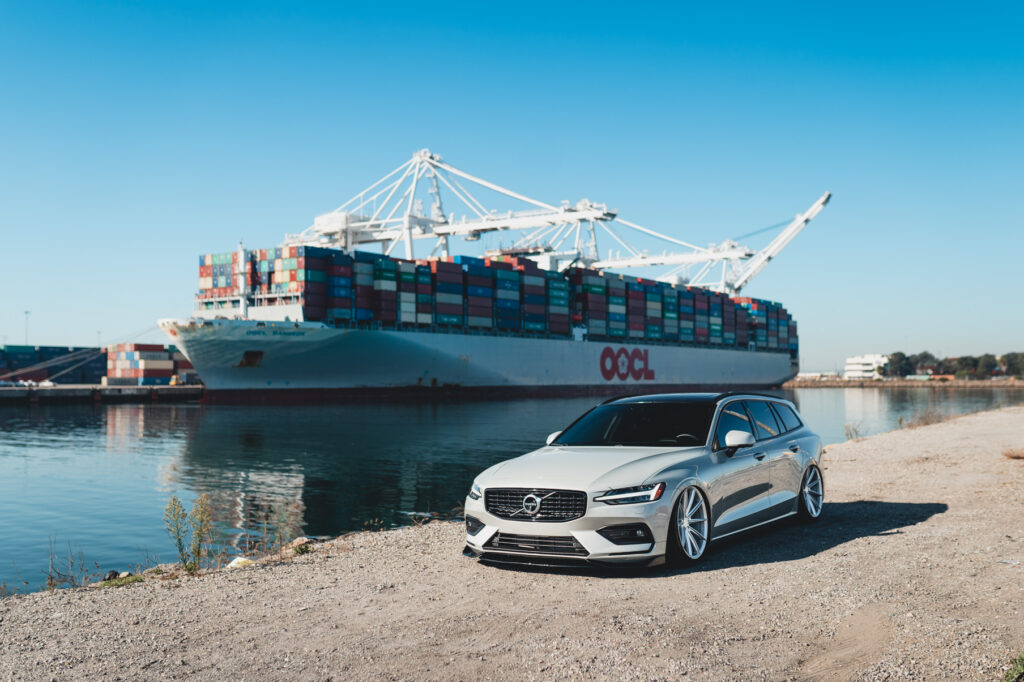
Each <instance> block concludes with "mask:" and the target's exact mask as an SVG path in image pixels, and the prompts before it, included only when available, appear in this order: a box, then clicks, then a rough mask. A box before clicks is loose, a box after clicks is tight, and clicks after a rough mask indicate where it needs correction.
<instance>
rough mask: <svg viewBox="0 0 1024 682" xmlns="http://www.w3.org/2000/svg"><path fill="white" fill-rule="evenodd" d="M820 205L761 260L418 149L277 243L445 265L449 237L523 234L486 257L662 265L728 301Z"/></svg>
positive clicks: (557, 265)
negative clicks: (492, 177) (448, 205)
mask: <svg viewBox="0 0 1024 682" xmlns="http://www.w3.org/2000/svg"><path fill="white" fill-rule="evenodd" d="M467 186H468V187H472V188H473V192H471V191H470V190H469V189H467ZM422 188H426V191H427V193H428V194H429V195H430V199H431V204H430V205H431V209H430V214H429V215H424V210H423V209H422V203H423V202H422V201H421V200H419V199H418V198H417V196H416V195H417V191H418V190H421V189H422ZM442 188H444V190H446V192H447V193H448V194H450V195H451V196H452V197H454V198H455V199H456V200H457V204H461V205H462V206H463V207H464V210H465V211H466V213H464V214H463V215H462V216H461V218H460V217H457V216H456V215H455V214H454V213H451V212H449V213H448V214H446V213H445V210H444V204H443V203H442V198H441V197H442ZM480 190H487V191H489V192H493V193H496V194H497V195H499V196H501V197H503V201H506V202H508V201H509V200H512V201H514V202H517V203H519V204H524V205H525V207H524V208H522V209H520V210H507V211H497V210H494V209H488V208H486V207H485V205H484V204H483V203H482V202H481V201H480V200H478V199H477V197H476V195H475V194H474V192H479V191H480ZM830 197H831V195H830V193H828V192H825V193H824V194H823V195H822V196H821V197H820V198H819V199H818V200H817V201H816V202H815V203H814V204H812V205H811V207H810V208H809V209H808V210H807V211H805V212H804V213H801V214H798V215H797V216H796V217H795V218H794V219H793V221H792V222H790V223H789V224H788V225H787V226H786V228H785V229H783V230H782V231H781V232H780V233H779V235H778V236H777V237H776V238H775V239H774V240H773V241H772V242H771V243H770V244H769V245H768V246H767V247H765V248H764V249H762V250H761V251H754V250H753V249H750V248H748V247H745V246H741V245H739V244H737V243H736V242H734V241H731V240H730V241H725V242H722V243H721V244H712V245H710V246H707V247H701V246H697V245H695V244H691V243H688V242H685V241H683V240H681V239H676V238H674V237H671V236H669V235H666V234H663V233H661V232H657V231H655V230H652V229H650V228H647V227H644V226H642V225H638V224H636V223H633V222H630V221H627V220H623V219H622V218H619V217H618V211H616V210H614V209H609V208H608V207H607V205H605V204H598V203H595V202H592V201H590V200H588V199H581V200H579V201H577V202H576V203H575V204H570V203H569V202H567V201H563V202H561V204H560V205H559V206H554V205H551V204H548V203H545V202H543V201H538V200H536V199H532V198H530V197H527V196H524V195H522V194H519V193H518V192H514V191H512V190H510V189H507V188H505V187H502V186H500V185H497V184H495V183H492V182H489V181H487V180H484V179H483V178H480V177H477V176H474V175H471V174H469V173H467V172H465V171H463V170H461V169H459V168H456V167H455V166H452V165H451V164H448V163H446V162H445V161H444V160H442V158H441V157H440V156H439V155H437V154H433V153H431V152H430V150H428V149H421V150H420V151H418V152H416V153H415V154H413V155H412V158H410V159H409V160H408V161H406V162H405V163H403V164H402V165H401V166H399V167H398V168H396V169H395V170H393V171H391V172H390V173H388V174H387V175H385V176H384V177H383V178H381V179H380V180H378V181H377V182H375V183H373V184H372V185H370V186H369V187H367V188H366V189H364V190H363V191H362V192H360V193H359V194H357V195H355V196H354V197H352V198H351V199H349V200H348V201H346V202H345V203H344V204H342V205H341V206H339V207H338V208H336V209H335V210H333V211H331V212H330V213H326V214H324V215H321V216H317V217H316V219H315V220H314V222H313V225H311V226H310V227H308V228H307V229H306V230H304V231H303V232H301V233H299V234H295V235H288V236H287V237H286V241H287V242H288V243H290V244H305V245H314V246H327V247H333V248H342V249H348V250H353V249H361V248H365V247H366V246H367V245H374V244H377V245H379V247H380V249H381V251H382V252H383V253H384V254H386V255H392V253H393V252H394V251H395V250H396V247H398V246H399V244H402V245H403V246H404V252H405V258H408V259H412V258H415V256H416V252H415V243H416V242H417V241H419V240H429V241H430V242H432V243H433V246H432V249H431V251H430V255H431V256H435V255H438V253H440V254H441V255H444V256H447V255H448V253H449V240H450V239H451V238H452V237H462V238H463V239H464V240H466V241H476V240H479V239H480V237H481V235H484V234H488V233H492V232H506V231H519V232H522V233H523V234H522V236H521V237H520V238H519V239H517V240H516V241H514V242H513V243H512V244H511V245H509V246H508V247H505V248H500V249H497V250H495V251H489V252H488V255H515V256H526V257H529V258H532V259H534V260H537V261H539V262H540V263H541V266H542V267H546V268H550V269H561V268H563V267H568V266H569V265H576V266H581V267H594V268H598V269H617V268H618V269H621V268H635V267H652V266H671V268H670V269H669V270H668V271H667V272H664V273H663V274H662V275H661V276H660V277H657V278H656V279H659V280H662V281H671V282H678V283H687V284H693V285H697V286H702V287H705V288H708V289H712V290H715V291H719V292H722V293H728V294H736V293H738V292H739V291H740V290H741V289H742V288H743V287H744V286H746V285H747V284H748V283H749V282H750V280H751V279H753V277H755V276H756V275H757V274H758V273H759V272H760V271H761V270H762V269H764V267H765V266H766V265H767V264H768V262H769V261H771V260H772V259H773V258H775V257H776V256H777V255H778V254H779V253H780V252H781V251H782V249H783V248H785V246H786V245H787V244H789V242H790V241H792V240H793V238H794V237H796V235H797V234H799V233H800V231H801V230H803V228H804V227H806V226H807V224H808V223H809V222H810V221H811V220H813V219H814V217H815V216H817V215H818V213H820V212H821V209H822V208H824V206H825V205H826V204H827V203H828V200H829V198H830ZM629 232H633V233H639V234H643V235H646V236H648V237H654V238H655V239H657V240H659V241H662V242H664V243H665V244H666V245H670V246H669V247H670V248H672V249H674V250H673V251H665V252H663V253H660V254H651V253H649V252H648V251H646V250H641V249H639V248H636V247H634V246H633V245H632V244H631V243H630V242H629V241H628V240H627V239H626V237H625V236H624V234H625V233H629ZM599 234H600V235H601V236H602V238H605V237H607V238H610V239H611V240H612V241H613V242H614V243H615V244H616V245H617V247H618V248H620V249H621V250H620V251H618V252H617V253H616V254H615V255H612V254H611V253H610V252H609V256H608V258H605V259H601V258H599V257H598V253H599V251H598V235H599ZM680 247H682V250H680ZM623 252H624V253H623Z"/></svg>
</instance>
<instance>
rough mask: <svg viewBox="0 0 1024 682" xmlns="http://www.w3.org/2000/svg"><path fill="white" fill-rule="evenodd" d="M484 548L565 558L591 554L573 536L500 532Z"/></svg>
mask: <svg viewBox="0 0 1024 682" xmlns="http://www.w3.org/2000/svg"><path fill="white" fill-rule="evenodd" d="M484 547H486V548H487V549H492V550H498V551H502V552H514V553H518V554H561V555H565V556H587V555H588V554H590V552H588V551H587V550H586V548H585V547H584V546H583V545H581V544H580V543H579V542H577V541H576V538H574V537H572V536H567V537H553V536H549V535H514V534H512V533H502V532H500V531H499V532H497V533H495V534H494V537H492V538H491V539H490V540H489V541H488V542H487V544H486V545H484Z"/></svg>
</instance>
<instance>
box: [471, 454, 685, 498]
mask: <svg viewBox="0 0 1024 682" xmlns="http://www.w3.org/2000/svg"><path fill="white" fill-rule="evenodd" d="M702 451H703V448H700V447H691V448H637V447H623V446H611V447H596V446H595V447H568V446H550V447H544V448H541V449H539V450H534V451H533V452H530V453H527V454H525V455H522V456H521V457H516V458H515V459H510V460H507V461H504V462H501V463H500V464H496V465H494V466H493V467H491V468H490V469H488V470H487V471H485V472H483V473H482V474H480V476H478V477H477V483H478V484H479V485H480V486H481V487H483V488H506V487H508V488H562V489H568V490H586V491H598V490H606V489H609V488H616V487H620V488H621V487H628V486H634V485H639V484H641V483H643V482H645V481H646V480H647V479H648V478H650V477H651V476H654V475H655V474H657V473H658V472H660V471H662V470H663V469H665V468H666V467H669V466H671V465H673V464H676V463H678V462H679V461H680V460H684V459H687V458H689V457H693V456H696V455H698V454H700V453H701V452H702Z"/></svg>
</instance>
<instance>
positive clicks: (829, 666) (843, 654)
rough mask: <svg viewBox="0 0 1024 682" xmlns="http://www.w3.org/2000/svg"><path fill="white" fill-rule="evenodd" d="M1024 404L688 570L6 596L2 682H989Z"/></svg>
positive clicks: (423, 573) (381, 548) (181, 584)
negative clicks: (1010, 453) (810, 514)
mask: <svg viewBox="0 0 1024 682" xmlns="http://www.w3.org/2000/svg"><path fill="white" fill-rule="evenodd" d="M1022 446H1024V407H1013V408H1005V409H1001V410H996V411H992V412H984V413H977V414H971V415H966V416H963V417H959V418H957V419H953V420H950V421H947V422H944V423H941V424H936V425H934V426H928V427H923V428H919V429H914V430H902V431H894V432H890V433H885V434H881V435H878V436H873V437H870V438H867V439H864V440H862V441H859V442H848V443H843V444H840V445H832V446H829V447H828V452H827V455H826V459H825V476H826V480H825V482H826V490H827V501H828V504H827V506H826V508H825V512H824V515H823V518H822V519H821V520H820V521H819V522H818V523H817V524H815V525H812V526H801V525H797V524H792V523H783V524H780V525H778V526H775V527H770V528H768V529H767V530H765V531H763V532H754V533H752V534H748V535H747V536H744V537H741V538H739V539H737V540H731V541H727V542H726V543H724V544H723V545H721V546H717V547H715V548H714V550H713V552H712V554H711V555H709V556H708V557H707V559H706V561H705V562H704V563H703V564H701V565H700V566H698V567H696V568H694V569H690V570H679V571H676V570H665V569H656V570H650V571H644V572H637V573H631V574H625V575H623V574H605V573H590V572H578V573H558V572H525V571H511V570H503V569H497V568H491V567H487V566H483V565H481V564H479V563H477V562H474V561H471V560H469V559H466V558H464V557H462V556H461V554H460V550H461V548H462V542H461V538H462V528H461V526H460V525H457V524H452V523H432V524H430V525H427V526H424V527H419V528H403V529H399V530H394V531H386V532H381V533H361V534H358V535H355V536H349V537H346V538H341V539H338V540H335V541H332V542H329V543H323V544H321V545H318V546H317V548H316V550H315V551H314V552H312V553H310V554H306V555H304V556H297V557H295V558H294V559H292V560H289V561H287V562H283V563H278V564H273V565H260V566H256V567H251V568H241V569H233V570H224V571H220V572H215V573H212V574H209V575H206V576H202V577H198V578H182V579H178V580H153V579H150V580H147V581H146V582H143V583H138V584H134V585H130V586H126V587H121V588H106V589H78V590H66V591H60V592H53V593H35V594H28V595H19V596H15V597H11V598H7V599H4V600H0V679H3V680H6V679H13V680H22V679H24V680H36V679H45V680H50V679H61V680H63V679H81V678H101V677H102V678H109V679H158V678H159V679H163V678H167V679H179V678H196V679H210V680H223V679H303V680H305V679H313V680H325V679H361V680H362V679H380V680H396V679H402V680H425V679H517V680H530V679H541V678H543V679H553V678H554V679H565V678H570V679H595V678H596V679H678V678H680V677H683V676H685V677H686V679H729V680H733V679H772V680H777V679H857V678H865V679H925V680H934V679H979V680H982V679H984V680H992V679H997V678H998V677H999V676H1000V675H1001V674H1002V673H1001V670H1002V669H1003V666H1005V665H1006V664H1007V663H1008V662H1009V660H1010V658H1011V656H1013V655H1016V654H1018V653H1020V652H1021V650H1022V649H1024V462H1022V461H1017V460H1010V459H1007V458H1005V457H1003V456H1002V454H1001V453H1002V451H1003V450H1004V449H1006V448H1011V447H1015V448H1019V447H1022Z"/></svg>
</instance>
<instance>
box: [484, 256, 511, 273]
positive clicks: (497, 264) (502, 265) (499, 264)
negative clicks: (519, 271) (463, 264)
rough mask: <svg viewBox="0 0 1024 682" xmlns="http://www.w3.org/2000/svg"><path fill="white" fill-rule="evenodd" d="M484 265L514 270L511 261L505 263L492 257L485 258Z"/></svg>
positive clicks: (496, 268) (497, 268)
mask: <svg viewBox="0 0 1024 682" xmlns="http://www.w3.org/2000/svg"><path fill="white" fill-rule="evenodd" d="M484 265H486V266H487V267H489V268H494V269H495V270H506V271H507V270H514V269H515V268H513V267H512V264H511V263H505V262H503V261H500V260H494V259H491V258H484Z"/></svg>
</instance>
